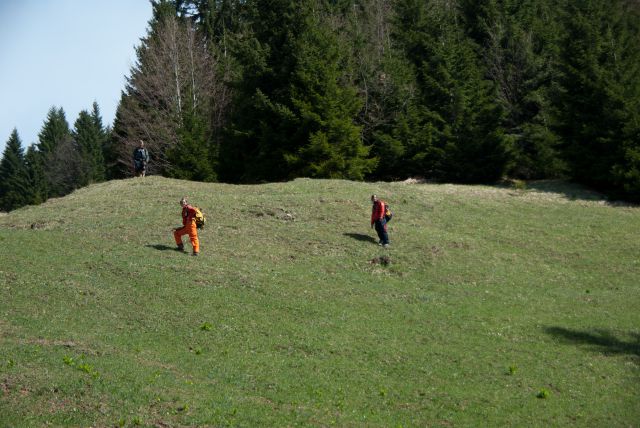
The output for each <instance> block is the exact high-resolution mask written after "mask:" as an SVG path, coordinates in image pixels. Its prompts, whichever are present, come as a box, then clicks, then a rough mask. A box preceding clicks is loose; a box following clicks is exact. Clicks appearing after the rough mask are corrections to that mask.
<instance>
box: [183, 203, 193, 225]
mask: <svg viewBox="0 0 640 428" xmlns="http://www.w3.org/2000/svg"><path fill="white" fill-rule="evenodd" d="M195 217H196V210H195V209H193V207H192V206H191V205H186V206H185V207H183V208H182V225H183V226H186V225H187V224H189V223H191V222H192V221H195Z"/></svg>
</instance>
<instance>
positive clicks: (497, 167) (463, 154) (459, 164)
mask: <svg viewBox="0 0 640 428" xmlns="http://www.w3.org/2000/svg"><path fill="white" fill-rule="evenodd" d="M397 10H398V24H397V26H396V29H397V31H398V34H397V37H398V39H399V40H400V42H401V43H402V45H403V47H404V49H405V52H406V55H407V56H408V58H409V59H410V60H411V61H412V62H413V65H414V73H415V75H416V82H417V86H418V90H419V99H418V100H417V102H416V105H415V106H414V107H413V108H412V111H410V112H409V114H408V116H407V120H404V121H402V124H403V126H404V130H403V131H402V133H401V135H403V136H404V138H405V139H407V141H411V142H412V143H413V144H416V143H417V145H416V146H414V147H409V149H410V150H409V153H407V155H408V156H409V157H410V158H412V159H415V160H416V161H417V162H419V165H416V166H417V167H418V168H419V169H421V170H422V171H424V175H427V176H429V177H431V178H437V179H441V180H448V181H456V182H472V183H475V182H490V181H494V180H496V179H499V178H500V177H501V176H502V174H503V173H504V171H505V168H506V163H507V159H508V158H507V152H506V141H505V137H504V132H503V129H502V127H501V120H502V109H501V107H500V105H499V104H498V103H497V102H496V95H495V86H494V85H493V83H492V82H491V81H489V80H487V79H486V78H485V75H486V73H485V69H484V68H483V67H482V64H481V62H480V59H479V58H478V56H477V54H476V52H477V51H478V48H477V46H476V45H475V43H473V41H472V40H471V39H469V38H468V36H467V35H466V34H465V33H464V31H463V28H462V27H461V26H460V24H459V18H460V15H459V10H458V9H457V7H456V4H455V3H449V2H443V3H439V2H434V3H430V4H428V5H427V4H425V3H424V2H421V1H418V0H401V1H399V2H398V5H397ZM414 168H415V167H414ZM416 169H417V168H416Z"/></svg>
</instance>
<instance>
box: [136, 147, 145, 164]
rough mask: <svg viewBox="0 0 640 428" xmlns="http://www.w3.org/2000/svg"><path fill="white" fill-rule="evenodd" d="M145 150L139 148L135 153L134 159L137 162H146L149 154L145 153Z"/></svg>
mask: <svg viewBox="0 0 640 428" xmlns="http://www.w3.org/2000/svg"><path fill="white" fill-rule="evenodd" d="M145 151H146V150H145V149H141V148H139V147H138V148H137V149H136V151H135V153H134V154H133V159H135V160H137V161H140V162H142V161H144V160H146V158H147V154H146V153H145Z"/></svg>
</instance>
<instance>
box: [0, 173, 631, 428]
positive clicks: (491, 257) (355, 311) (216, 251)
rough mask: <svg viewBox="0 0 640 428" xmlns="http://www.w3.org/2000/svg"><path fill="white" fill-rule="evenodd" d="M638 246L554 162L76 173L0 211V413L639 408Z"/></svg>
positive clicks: (110, 416) (381, 415)
mask: <svg viewBox="0 0 640 428" xmlns="http://www.w3.org/2000/svg"><path fill="white" fill-rule="evenodd" d="M554 189H556V191H554ZM371 193H376V194H378V195H379V196H380V197H381V198H382V199H385V200H388V201H389V202H390V203H391V204H392V206H393V208H394V214H395V217H394V219H393V221H392V222H391V223H390V238H391V241H392V245H391V247H390V248H389V249H386V250H385V249H382V248H380V247H379V246H378V245H377V244H376V242H377V239H376V237H375V232H374V231H373V230H372V229H370V227H369V214H370V205H369V196H370V194H371ZM184 195H186V196H188V197H189V198H190V200H191V201H192V202H193V203H194V204H196V205H198V206H200V207H202V208H204V210H205V212H206V214H207V217H208V222H207V228H206V229H205V230H204V231H202V232H201V234H200V240H201V256H200V257H199V258H194V257H190V256H189V253H186V254H184V253H179V252H176V251H174V250H173V247H174V245H175V244H174V242H173V237H172V234H171V230H172V228H173V227H176V226H178V225H179V224H180V217H179V215H180V214H179V213H180V207H179V205H178V200H179V199H180V197H181V196H184ZM185 246H186V247H187V248H188V247H189V243H188V240H186V238H185ZM639 255H640V210H639V209H638V208H637V207H626V206H612V205H610V204H608V203H606V202H604V201H603V200H602V199H600V198H598V197H597V195H595V194H592V193H589V192H586V191H584V190H583V189H580V188H577V187H575V186H570V185H567V184H565V183H539V184H536V183H533V184H531V183H527V185H526V186H520V187H519V188H498V187H487V186H454V185H432V184H419V185H407V184H402V183H353V182H348V181H331V180H325V181H323V180H296V181H294V182H290V183H279V184H267V185H260V186H232V185H222V184H204V183H191V182H185V181H176V180H169V179H163V178H159V177H147V178H145V179H131V180H122V181H114V182H109V183H103V184H99V185H94V186H90V187H89V188H85V189H82V190H79V191H77V192H75V193H73V194H71V195H69V196H68V197H65V198H62V199H57V200H51V201H49V202H47V203H45V204H43V205H41V206H38V207H28V208H23V209H20V210H17V211H14V212H12V213H10V214H8V215H3V216H0V314H1V315H2V316H0V425H2V426H41V425H45V424H47V423H49V424H51V425H54V426H56V425H71V426H90V425H93V426H135V425H143V426H153V425H157V426H177V425H191V426H206V425H209V426H226V425H240V426H292V425H311V426H315V425H319V426H326V425H338V426H345V425H346V426H363V425H365V426H450V425H453V426H460V425H462V426H478V425H481V426H504V425H512V426H530V425H535V426H546V425H557V426H567V425H570V426H602V425H611V426H630V425H635V424H637V422H638V420H640V409H639V407H638V405H637V403H638V402H639V399H640V389H638V385H639V384H640V383H639V382H640V376H639V375H640V362H639V359H640V328H639V327H638V326H639V325H640V313H639V311H638V307H639V304H640V299H639V297H640V291H639V289H638V278H639V277H640V262H639V258H640V257H639Z"/></svg>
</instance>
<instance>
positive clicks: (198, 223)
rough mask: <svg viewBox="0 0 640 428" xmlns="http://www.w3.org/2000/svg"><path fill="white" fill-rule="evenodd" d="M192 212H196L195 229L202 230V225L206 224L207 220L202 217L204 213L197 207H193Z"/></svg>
mask: <svg viewBox="0 0 640 428" xmlns="http://www.w3.org/2000/svg"><path fill="white" fill-rule="evenodd" d="M193 209H194V210H196V215H195V217H194V218H195V219H196V227H197V228H198V229H202V228H204V224H205V223H206V222H207V218H206V217H205V216H204V212H202V210H201V209H200V208H198V207H193Z"/></svg>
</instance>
